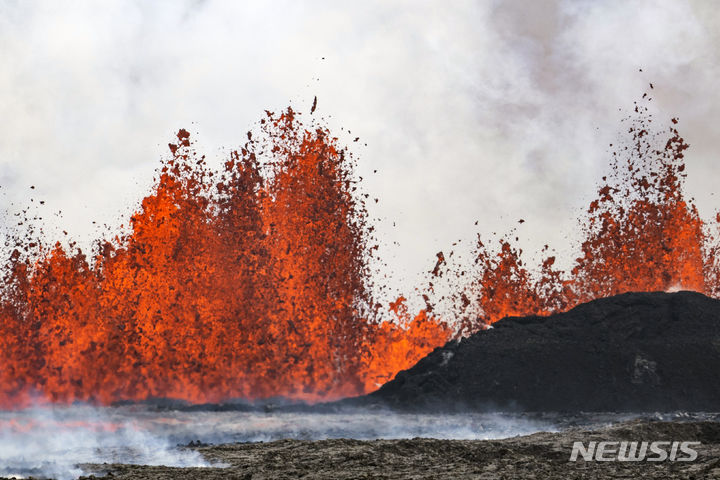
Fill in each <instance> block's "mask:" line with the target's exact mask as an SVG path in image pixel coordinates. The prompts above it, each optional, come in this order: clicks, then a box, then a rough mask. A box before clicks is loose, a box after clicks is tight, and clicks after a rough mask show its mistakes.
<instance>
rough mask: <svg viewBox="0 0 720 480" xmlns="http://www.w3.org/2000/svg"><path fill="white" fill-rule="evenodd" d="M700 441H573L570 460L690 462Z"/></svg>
mask: <svg viewBox="0 0 720 480" xmlns="http://www.w3.org/2000/svg"><path fill="white" fill-rule="evenodd" d="M698 446H700V442H664V441H658V442H574V443H573V448H572V453H570V461H571V462H577V460H578V458H582V459H583V460H585V461H586V462H589V461H593V460H595V461H596V462H665V461H670V462H692V461H693V460H695V459H697V456H698V454H697V450H695V448H697V447H698Z"/></svg>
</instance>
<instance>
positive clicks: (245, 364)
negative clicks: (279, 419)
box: [0, 109, 450, 407]
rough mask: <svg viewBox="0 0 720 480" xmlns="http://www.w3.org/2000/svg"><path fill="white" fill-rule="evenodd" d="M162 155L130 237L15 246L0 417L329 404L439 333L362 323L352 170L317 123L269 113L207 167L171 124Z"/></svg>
mask: <svg viewBox="0 0 720 480" xmlns="http://www.w3.org/2000/svg"><path fill="white" fill-rule="evenodd" d="M170 151H171V154H172V155H171V156H170V157H169V158H168V159H166V160H164V161H163V164H162V166H161V168H160V169H159V171H158V178H157V180H156V184H155V187H154V189H153V191H152V192H151V193H150V194H149V195H148V196H147V197H145V198H144V199H143V200H142V203H141V205H140V207H139V208H138V210H137V211H136V212H135V214H134V215H133V216H132V218H131V221H130V228H129V231H128V232H126V233H125V234H123V235H118V236H117V237H115V238H113V239H111V240H101V241H99V242H98V244H97V249H96V251H95V252H94V253H93V255H90V258H88V256H86V254H84V253H83V252H81V251H79V250H76V249H75V250H74V251H69V250H67V247H63V246H62V245H61V244H59V243H58V244H56V245H54V246H52V247H45V246H42V245H41V244H40V245H41V246H40V247H39V249H40V251H39V252H37V253H36V254H34V255H32V254H26V253H23V252H21V251H19V250H17V249H15V250H14V251H13V253H12V255H11V258H10V260H9V262H8V264H7V265H6V268H5V277H6V278H5V284H4V288H3V302H2V304H1V308H2V310H0V314H1V315H2V321H1V323H0V329H2V332H1V333H2V334H1V335H0V338H2V340H1V341H2V344H0V347H2V350H1V351H0V357H2V358H1V359H0V361H1V362H2V365H3V368H2V370H0V382H1V383H0V406H3V407H12V406H18V405H23V404H26V403H27V402H29V401H31V399H33V400H34V401H38V400H39V401H50V402H72V401H76V400H80V401H89V402H96V403H104V404H107V403H111V402H114V401H118V400H144V399H148V398H153V397H166V398H177V399H184V400H188V401H192V402H214V401H221V400H224V399H228V398H246V399H257V398H267V397H273V396H284V397H288V398H293V399H302V400H310V401H314V400H320V399H333V398H338V397H340V396H346V395H356V394H360V393H364V392H367V391H369V390H371V389H374V388H376V387H377V385H379V384H381V383H383V382H385V381H387V380H389V379H390V378H392V376H393V375H394V374H395V373H396V372H397V371H399V370H400V369H403V368H407V367H409V366H411V365H412V364H413V363H414V362H416V361H417V360H418V359H420V358H421V357H422V356H424V355H425V354H426V353H428V352H429V351H430V350H431V349H432V348H434V347H435V346H437V345H438V344H442V343H444V342H445V341H446V340H447V339H448V337H449V334H450V332H449V330H448V329H447V328H446V327H445V326H444V324H443V323H442V322H440V321H438V320H437V319H430V318H428V317H427V315H426V314H425V313H424V312H421V313H420V314H418V315H417V316H416V317H412V316H411V315H409V314H408V313H407V312H405V311H404V312H403V313H402V315H397V318H396V319H395V322H393V323H388V322H383V321H381V320H382V319H380V318H378V313H379V312H378V308H377V306H376V305H377V303H376V302H375V301H374V300H373V299H372V298H371V295H370V289H369V280H370V279H369V276H370V271H369V268H368V263H367V260H368V257H369V254H370V248H371V241H372V239H371V238H370V235H369V232H370V230H369V226H368V221H367V214H366V212H365V206H364V204H363V203H362V201H361V200H359V199H361V198H362V197H361V196H360V195H358V194H357V192H356V189H357V182H356V180H355V177H354V173H353V165H354V163H353V162H354V161H353V160H352V158H351V157H350V156H349V155H348V153H347V152H346V151H345V150H343V149H342V148H340V147H339V145H338V141H337V139H335V138H333V137H332V136H331V135H330V132H329V131H327V129H325V128H322V127H319V126H316V125H304V124H303V123H301V121H300V119H299V115H298V114H297V113H296V112H294V111H292V110H291V109H288V110H287V111H285V112H283V113H281V114H279V115H274V114H270V113H268V115H267V117H266V118H265V119H263V120H262V121H261V122H260V135H259V138H257V139H254V138H253V136H252V135H251V134H248V142H247V143H246V144H245V146H244V147H243V148H242V149H240V151H234V152H232V153H231V154H230V157H229V158H228V160H227V161H226V162H225V164H224V166H223V168H222V170H221V171H213V170H212V169H210V168H209V167H208V166H207V165H206V163H205V159H204V157H202V156H199V155H198V154H197V153H196V152H195V151H194V149H193V146H192V143H191V141H190V134H189V133H188V132H187V131H186V130H180V131H179V132H178V135H177V141H176V142H175V143H173V144H171V145H170ZM20 240H21V241H20V242H19V244H20V245H22V244H27V243H28V242H29V241H30V239H29V238H25V239H20ZM38 242H39V241H37V240H33V243H35V244H39V243H38ZM71 248H72V247H71Z"/></svg>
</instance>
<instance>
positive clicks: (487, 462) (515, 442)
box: [82, 420, 720, 480]
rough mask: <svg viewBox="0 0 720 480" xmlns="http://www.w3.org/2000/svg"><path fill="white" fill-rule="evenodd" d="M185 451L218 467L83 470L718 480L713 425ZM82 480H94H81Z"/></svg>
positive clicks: (119, 475)
mask: <svg viewBox="0 0 720 480" xmlns="http://www.w3.org/2000/svg"><path fill="white" fill-rule="evenodd" d="M678 439H682V440H684V441H685V440H687V441H697V442H700V443H701V446H699V447H698V448H697V452H698V458H697V460H696V461H693V462H670V461H665V462H647V461H642V462H596V461H590V462H585V461H583V460H582V458H580V459H579V460H578V461H577V462H570V461H569V458H570V452H571V448H572V444H573V442H574V441H582V442H588V441H593V440H594V441H644V440H652V441H656V440H666V441H676V440H678ZM188 448H192V449H195V450H197V451H199V452H200V453H201V454H202V455H203V456H205V457H206V458H207V459H209V460H212V461H215V462H218V463H222V464H224V465H225V466H224V467H222V468H220V467H218V468H168V467H148V466H133V465H87V466H85V468H86V470H87V471H94V472H96V474H98V475H99V474H105V475H108V476H109V475H112V477H111V478H114V479H128V480H130V479H143V480H150V479H161V478H162V479H167V478H173V479H183V478H188V479H190V478H208V479H213V478H242V479H256V480H259V479H271V478H272V479H285V478H287V479H290V478H314V479H350V478H353V479H354V478H398V479H399V478H413V479H425V478H428V479H429V478H473V479H503V478H506V479H513V478H536V479H556V478H576V479H585V478H588V479H589V478H593V479H605V478H658V479H660V478H662V479H668V478H678V479H691V478H697V479H701V478H717V477H718V476H720V424H719V423H717V422H703V421H700V422H662V421H648V420H636V421H631V422H626V423H620V424H616V425H613V426H606V427H599V428H596V429H592V430H588V429H584V428H575V429H570V430H567V431H565V432H561V433H536V434H533V435H527V436H521V437H515V438H508V439H504V440H484V441H483V440H437V439H422V438H414V439H410V440H376V441H361V440H346V439H338V440H322V441H316V442H311V441H300V440H280V441H276V442H270V443H235V444H226V445H214V446H210V445H203V446H191V447H188ZM82 478H93V477H92V476H89V477H82Z"/></svg>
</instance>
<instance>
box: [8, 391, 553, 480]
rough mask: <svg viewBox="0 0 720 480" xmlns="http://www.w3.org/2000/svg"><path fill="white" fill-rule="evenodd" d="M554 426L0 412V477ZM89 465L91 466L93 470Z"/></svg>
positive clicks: (499, 420)
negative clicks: (229, 448)
mask: <svg viewBox="0 0 720 480" xmlns="http://www.w3.org/2000/svg"><path fill="white" fill-rule="evenodd" d="M541 430H544V431H555V427H554V426H553V425H552V421H551V420H542V419H529V418H521V417H517V416H515V417H514V416H503V415H499V414H464V415H461V414H457V415H440V414H438V415H429V414H396V413H390V412H369V411H362V410H358V411H349V412H347V413H335V414H322V413H282V412H273V413H257V412H197V411H193V412H183V411H162V410H154V409H151V408H147V407H145V406H142V405H136V406H127V407H107V408H98V407H90V406H78V405H76V406H71V407H55V408H34V409H28V410H23V411H17V412H0V476H2V477H11V476H17V477H27V476H35V477H38V476H46V477H52V478H57V479H60V480H63V479H71V478H76V477H77V476H79V475H82V474H83V472H85V470H84V469H83V464H102V463H110V464H112V463H124V464H139V465H165V466H177V467H208V466H221V465H212V464H210V463H208V462H207V461H205V460H204V459H203V457H202V456H201V455H200V454H199V453H198V452H196V451H194V450H191V449H188V448H183V447H182V446H183V445H187V444H188V443H190V442H196V441H200V442H203V443H229V442H259V441H272V440H278V439H287V438H293V439H300V440H320V439H328V438H355V439H361V440H372V439H379V438H384V439H396V438H414V437H433V438H450V439H463V440H476V439H495V438H504V437H510V436H515V435H525V434H529V433H534V432H537V431H541ZM93 471H95V470H93Z"/></svg>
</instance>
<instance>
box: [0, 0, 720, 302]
mask: <svg viewBox="0 0 720 480" xmlns="http://www.w3.org/2000/svg"><path fill="white" fill-rule="evenodd" d="M718 32H720V13H718V9H717V8H716V5H715V3H714V2H712V1H710V0H706V1H702V0H692V1H691V0H687V1H685V0H607V1H602V2H598V1H591V0H540V1H532V2H528V1H525V0H505V1H492V0H486V1H454V2H441V1H415V0H413V1H391V2H388V1H380V0H376V1H364V2H331V1H314V0H313V1H301V2H296V1H268V2H265V1H262V2H261V1H251V2H234V1H220V0H207V1H197V0H185V1H172V2H171V1H159V2H141V1H131V0H110V1H106V2H102V3H98V2H92V1H79V0H76V1H70V2H43V1H13V0H4V1H0V52H1V54H0V59H1V61H2V67H3V68H0V91H2V94H1V95H0V110H1V111H2V112H3V115H2V117H1V118H0V132H2V134H1V136H0V185H2V189H0V192H3V194H2V196H0V202H2V205H3V206H4V207H5V208H7V209H10V210H11V211H13V210H16V209H19V208H21V207H23V206H25V205H26V204H28V203H29V199H30V197H31V196H33V197H35V198H36V202H37V200H44V201H45V202H46V203H45V205H43V206H39V207H38V210H39V211H40V213H41V214H43V215H44V217H45V218H46V219H47V220H46V221H47V222H48V225H55V226H58V230H56V232H60V231H61V230H63V229H64V230H67V231H68V232H70V234H71V235H72V236H73V237H74V238H75V239H78V240H80V243H81V245H89V244H90V241H91V239H92V238H93V236H94V235H95V234H97V232H96V231H95V226H94V224H93V223H92V222H93V221H96V222H98V223H99V224H102V223H108V224H109V225H113V226H117V225H119V224H121V223H124V222H126V220H127V217H128V215H129V214H130V212H131V210H132V209H133V208H134V207H135V206H136V205H137V202H138V201H139V200H140V199H141V198H142V196H143V195H144V194H146V193H147V192H148V191H149V188H150V186H151V184H152V174H153V170H154V168H155V167H156V166H157V162H158V158H159V157H160V156H161V155H163V154H165V153H166V150H167V147H166V144H167V143H168V141H170V140H171V139H172V134H173V133H174V132H175V131H177V129H178V128H180V127H186V128H189V129H190V130H191V132H192V133H193V134H195V133H197V134H198V135H196V138H198V139H199V141H200V144H199V145H200V148H201V149H202V150H203V151H205V152H206V153H208V155H209V157H210V159H211V160H212V161H213V162H216V163H220V161H221V160H222V159H223V158H224V155H225V154H226V153H224V152H223V151H222V150H221V148H223V147H226V148H235V147H237V146H239V145H241V144H242V142H243V139H244V132H245V131H246V130H248V129H249V128H251V127H252V126H253V123H254V122H256V121H257V120H258V119H259V118H260V117H261V116H262V115H263V110H264V109H270V110H279V109H282V108H284V107H285V106H287V105H288V104H292V105H293V107H295V108H296V109H298V110H300V111H303V112H306V113H307V112H308V111H309V109H310V105H311V103H312V100H313V97H314V96H317V97H318V111H317V112H316V115H322V116H324V117H326V118H327V120H328V122H329V124H330V126H331V127H332V128H333V130H334V131H335V132H336V133H338V134H339V135H340V136H341V138H342V140H343V141H344V142H345V143H347V144H348V145H349V146H350V148H351V149H352V150H353V151H354V152H355V153H356V154H357V156H358V157H359V159H360V164H359V170H360V171H359V174H360V175H362V176H363V177H364V181H365V188H366V191H368V192H369V193H370V194H371V195H372V197H379V198H380V202H379V203H378V204H375V203H374V202H370V208H371V214H372V215H373V216H375V217H379V218H381V219H382V222H381V224H380V225H379V226H378V237H379V238H380V239H381V240H382V242H383V244H384V245H383V248H382V251H381V256H382V258H384V259H385V260H386V261H387V263H388V271H389V272H393V275H394V279H392V280H391V283H392V285H391V286H392V287H396V288H397V289H399V290H402V291H406V292H407V291H408V289H411V288H412V287H413V286H414V285H417V280H418V278H417V276H418V274H420V273H421V272H425V271H427V270H429V269H431V268H432V265H433V263H434V258H435V256H434V255H435V253H436V252H437V251H439V250H445V251H447V250H449V249H450V248H451V247H450V245H451V244H452V242H453V241H455V240H457V239H462V240H463V242H464V244H467V243H471V242H472V241H473V239H474V237H475V234H476V233H478V232H479V233H482V234H483V235H484V236H485V237H488V236H490V235H491V232H498V233H499V234H503V233H505V232H507V231H508V230H509V229H510V228H511V227H513V226H517V225H518V224H517V221H518V219H520V218H523V219H525V220H526V222H525V223H524V224H522V225H521V226H519V232H518V233H519V235H520V237H521V242H522V246H523V247H525V250H526V251H528V252H533V251H537V250H538V249H539V248H540V247H541V246H542V245H544V244H546V243H549V244H550V245H552V246H554V247H556V248H558V249H559V250H561V251H563V250H568V249H569V248H570V247H569V245H570V244H571V242H572V240H573V239H574V238H575V237H576V232H577V229H576V220H575V219H576V218H577V216H578V214H579V213H580V212H581V211H582V210H583V208H584V207H585V206H586V204H587V203H588V201H589V200H590V198H591V197H592V196H593V194H594V186H595V182H597V181H598V180H599V178H600V177H601V176H602V174H603V173H605V169H606V165H607V158H608V156H607V153H606V150H607V146H608V144H609V143H613V142H616V141H617V134H618V132H619V131H620V125H619V122H618V120H619V119H620V118H621V117H623V116H624V115H625V113H624V112H620V111H618V109H619V108H623V109H624V110H625V112H627V111H629V110H630V109H631V108H632V102H633V101H634V100H637V99H639V98H640V97H641V96H642V94H643V93H644V92H645V91H649V83H650V82H653V83H654V85H655V89H654V90H653V91H652V92H650V93H651V94H652V95H653V97H654V100H653V101H652V102H651V103H652V105H653V107H654V110H655V111H656V112H657V114H658V121H663V120H665V121H668V120H669V119H670V118H671V117H674V116H677V117H679V118H680V122H681V123H680V129H681V132H682V133H683V134H684V135H685V136H686V139H687V140H688V141H689V143H690V144H691V150H690V152H689V155H688V174H689V192H690V194H691V195H692V196H695V197H696V198H697V201H698V203H699V205H700V209H701V213H702V214H703V215H705V216H706V217H711V216H712V215H713V213H714V211H713V210H714V209H715V208H716V207H717V206H718V204H717V203H716V200H715V197H713V194H714V193H715V190H716V187H715V185H717V178H716V175H715V172H716V170H715V166H714V162H715V156H716V152H718V151H720V136H718V135H716V132H715V130H716V124H717V119H718V118H719V117H720V97H718V96H717V95H716V94H715V90H716V86H717V78H718V76H719V74H720V48H718V47H720V33H718ZM641 68H642V72H640V71H639V70H640V69H641ZM340 127H344V128H345V129H349V130H351V131H352V133H351V134H348V133H343V132H341V130H340ZM356 136H359V137H360V139H361V140H360V141H359V142H358V143H354V142H352V139H354V137H356ZM364 144H367V146H364ZM374 170H378V173H377V174H373V173H372V172H373V171H374ZM31 185H34V186H36V189H35V190H30V188H29V187H30V186H31ZM11 202H14V205H12V206H11V205H10V204H11ZM36 204H37V203H36ZM58 210H62V212H63V218H62V219H57V218H56V217H54V216H53V214H54V213H55V212H56V211H58ZM10 218H12V217H10ZM476 220H477V221H478V225H477V226H475V225H474V223H475V221H476ZM61 236H62V235H61ZM568 253H569V254H568V255H567V258H572V252H568ZM561 257H562V255H561ZM561 264H562V258H561Z"/></svg>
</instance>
